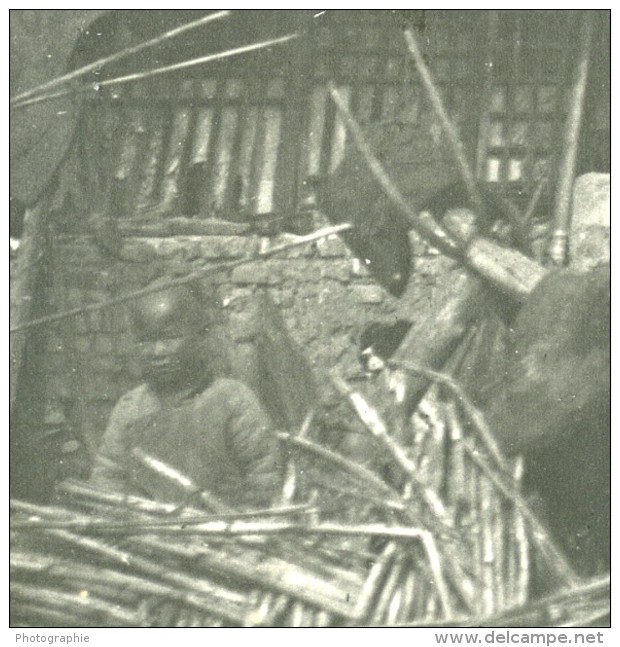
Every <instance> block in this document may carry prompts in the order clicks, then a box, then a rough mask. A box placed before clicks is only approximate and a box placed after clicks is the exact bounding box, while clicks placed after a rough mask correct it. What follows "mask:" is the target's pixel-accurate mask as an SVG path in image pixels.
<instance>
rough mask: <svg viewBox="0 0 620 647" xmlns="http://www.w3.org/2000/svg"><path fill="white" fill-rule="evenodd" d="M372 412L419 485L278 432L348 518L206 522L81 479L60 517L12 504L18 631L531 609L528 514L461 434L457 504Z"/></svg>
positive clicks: (283, 514)
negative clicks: (396, 481)
mask: <svg viewBox="0 0 620 647" xmlns="http://www.w3.org/2000/svg"><path fill="white" fill-rule="evenodd" d="M339 386H340V388H346V389H347V395H348V397H349V399H352V400H353V401H356V396H357V404H358V405H359V404H360V403H359V398H361V396H360V395H359V394H353V393H352V392H350V390H348V387H344V386H343V383H342V381H341V382H340V383H339ZM360 410H361V411H363V413H362V414H361V418H362V421H363V422H364V423H365V424H368V425H369V427H370V429H369V431H372V433H373V434H375V435H377V434H378V437H380V439H381V442H383V443H384V445H385V447H386V448H387V451H388V454H389V455H390V456H391V458H392V459H393V461H394V463H395V465H397V466H398V467H399V468H400V469H402V471H403V473H404V474H405V475H406V477H407V482H406V484H405V486H404V488H398V489H397V488H395V487H393V486H392V485H390V484H389V483H388V482H386V481H384V480H383V479H382V478H381V477H380V476H378V475H377V474H376V473H374V472H372V471H370V470H368V469H366V468H364V467H362V466H360V465H357V464H355V463H353V462H351V461H350V460H349V459H347V458H346V457H344V456H342V455H340V454H337V453H335V452H333V451H331V450H330V449H327V448H326V447H323V446H321V445H318V444H316V443H314V442H313V441H311V440H308V439H307V438H305V437H297V436H292V435H288V434H281V440H282V442H283V443H285V444H286V445H287V446H288V447H289V449H290V451H291V453H292V455H293V456H294V460H295V464H296V467H297V471H298V472H303V471H304V470H305V467H306V465H308V464H312V465H313V466H314V469H313V470H311V472H313V473H314V474H318V475H320V474H323V475H328V476H329V478H326V479H324V480H323V484H321V483H320V482H315V483H313V484H312V488H313V491H314V493H315V494H316V493H318V492H319V491H320V490H321V489H322V488H324V487H327V486H328V485H329V487H331V489H332V490H333V489H334V488H336V489H337V490H338V494H339V495H340V497H339V499H338V508H337V509H334V507H333V506H332V508H331V509H326V508H320V507H317V505H316V504H315V503H313V499H312V497H310V502H309V503H307V502H306V503H295V502H293V503H286V504H283V507H281V508H280V509H278V508H275V509H272V510H263V511H256V512H245V513H235V512H230V513H222V512H219V513H217V514H205V510H204V509H198V508H192V507H189V506H187V505H181V506H176V507H175V506H174V505H169V504H161V503H157V502H153V501H148V500H142V499H138V498H127V497H125V498H124V497H121V496H119V495H115V494H110V493H104V492H101V491H98V490H94V489H92V488H91V487H89V486H87V485H84V484H78V483H64V484H62V485H61V486H60V494H61V495H62V496H61V503H62V504H61V505H58V506H47V507H42V506H35V505H32V504H28V503H24V502H19V501H14V502H13V503H12V507H13V513H14V517H13V521H12V529H11V530H12V550H11V582H12V584H11V599H12V606H11V615H12V623H13V624H16V625H19V624H25V625H35V626H36V625H47V624H59V625H65V626H72V625H82V626H89V625H90V626H93V625H95V626H100V625H102V626H108V625H112V626H119V625H121V626H187V625H191V626H196V625H197V626H213V625H216V626H217V625H226V626H229V625H244V626H248V625H276V626H282V625H284V626H291V625H292V626H329V625H382V624H388V625H392V624H405V623H410V622H416V621H417V622H426V623H432V622H446V621H448V620H449V619H450V618H457V617H463V616H465V617H470V616H477V617H484V616H487V615H489V614H493V613H497V612H500V611H502V610H503V609H505V608H506V607H509V606H510V607H511V606H518V605H519V604H521V603H523V602H524V601H525V599H526V587H527V577H528V568H529V567H528V561H527V545H528V542H527V537H526V531H525V527H524V523H523V520H522V516H521V513H520V512H519V510H518V509H517V508H516V507H515V506H514V505H512V504H510V503H506V501H505V500H503V499H504V498H503V495H502V494H501V493H498V491H497V490H496V489H495V488H494V486H493V484H492V483H491V482H490V481H489V480H488V479H487V478H486V477H485V476H484V474H483V473H482V472H481V471H480V469H479V468H478V467H476V465H475V464H474V463H473V462H472V461H469V462H468V459H467V457H466V454H465V451H464V450H463V448H461V449H458V445H459V443H460V438H459V436H458V433H459V432H458V430H459V429H460V427H458V426H457V425H456V424H455V425H453V432H452V434H453V435H452V437H451V441H452V442H453V444H454V445H455V449H454V451H453V452H452V454H453V459H452V462H453V464H454V468H453V471H454V474H453V476H452V477H451V478H452V485H451V486H450V487H451V488H454V489H457V490H458V491H459V492H460V498H459V501H458V505H456V504H453V503H452V502H451V500H450V496H447V497H444V498H442V497H441V496H440V495H439V493H438V491H437V488H436V487H435V484H434V483H432V482H431V481H430V480H429V479H427V478H426V476H425V469H424V468H421V467H420V466H421V464H422V462H423V461H421V460H420V456H417V457H415V456H414V455H413V454H412V452H411V451H406V450H405V449H404V448H402V447H399V446H398V445H397V444H396V443H395V442H394V441H393V440H392V439H391V438H390V437H389V436H387V435H385V436H381V434H382V433H383V431H382V429H381V425H382V424H383V423H382V421H381V420H380V418H379V417H378V415H375V417H374V418H372V415H371V418H372V419H369V418H368V412H369V411H372V408H371V407H370V405H368V404H367V403H366V404H362V405H361V408H360ZM326 484H327V485H326ZM289 490H290V488H289ZM306 491H307V490H306ZM328 493H329V496H330V497H331V496H332V495H333V492H332V491H330V490H328ZM301 496H302V493H297V495H296V493H294V492H293V493H292V494H291V493H290V492H289V497H288V498H289V499H291V498H293V499H294V498H297V499H299V498H300V497H301ZM326 498H329V497H326ZM347 498H348V500H349V503H346V500H347ZM320 499H321V497H318V500H320ZM463 499H467V500H468V511H467V512H466V513H463V511H462V510H461V509H460V508H459V506H461V508H462V507H463V505H464V502H463ZM316 500H317V497H315V498H314V501H316ZM201 502H204V498H201Z"/></svg>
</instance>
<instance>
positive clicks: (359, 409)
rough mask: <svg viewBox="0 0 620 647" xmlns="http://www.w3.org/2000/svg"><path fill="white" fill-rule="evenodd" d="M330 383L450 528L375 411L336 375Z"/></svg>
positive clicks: (439, 506)
mask: <svg viewBox="0 0 620 647" xmlns="http://www.w3.org/2000/svg"><path fill="white" fill-rule="evenodd" d="M332 381H333V383H334V386H335V387H336V389H337V390H338V392H339V393H340V394H341V395H343V396H345V397H346V398H347V399H348V401H349V402H350V403H351V406H352V407H353V410H354V411H355V412H356V413H357V415H358V417H359V418H360V420H361V421H362V422H363V423H364V426H365V427H366V428H367V429H368V430H369V431H370V433H371V434H372V435H373V436H374V437H375V438H376V439H377V440H378V441H379V442H380V443H381V445H382V446H383V447H384V448H385V449H386V450H387V451H388V452H389V453H390V455H391V456H392V458H393V459H394V460H395V462H396V464H397V465H398V466H399V467H400V468H401V469H402V470H403V471H404V472H405V473H406V474H407V476H408V477H409V478H410V479H411V480H412V481H413V482H414V483H415V485H416V487H417V488H418V490H419V491H420V493H421V495H422V499H423V501H424V503H425V505H427V506H428V508H429V509H430V510H431V511H432V513H433V514H434V515H435V516H436V517H437V518H438V519H441V520H443V521H445V522H446V524H447V525H448V526H450V525H451V523H450V522H451V520H450V519H449V518H448V515H447V512H446V509H445V507H444V505H443V503H442V501H441V499H440V498H439V497H438V496H437V494H436V493H435V492H434V491H433V490H432V489H430V488H428V487H427V486H426V485H425V483H424V482H423V481H422V480H421V479H420V476H419V474H418V469H417V467H416V465H415V463H413V461H411V460H410V459H409V457H408V456H407V454H406V452H405V450H404V449H403V448H402V447H401V445H400V444H399V443H398V442H396V440H394V438H392V437H391V436H390V434H389V433H388V428H387V425H386V424H385V422H384V421H383V420H382V419H381V417H380V416H379V413H378V412H377V410H376V409H375V408H374V407H372V406H370V404H369V403H368V402H367V401H366V399H365V398H364V397H363V396H362V395H361V394H360V393H357V392H356V391H354V390H353V389H352V388H351V387H350V386H349V385H348V384H347V383H346V382H345V380H343V379H342V377H340V376H339V375H338V374H337V373H333V374H332Z"/></svg>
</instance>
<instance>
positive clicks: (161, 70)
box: [12, 33, 298, 110]
mask: <svg viewBox="0 0 620 647" xmlns="http://www.w3.org/2000/svg"><path fill="white" fill-rule="evenodd" d="M297 37H298V34H296V33H293V34H287V35H286V36H280V37H278V38H272V39H270V40H265V41H261V42H258V43H252V44H251V45H243V46H242V47H235V48H234V49H228V50H225V51H222V52H216V53H215V54H208V55H206V56H199V57H198V58H192V59H189V60H187V61H181V62H180V63H173V64H172V65H164V66H163V67H157V68H154V69H152V70H145V71H143V72H135V73H133V74H126V75H125V76H119V77H116V78H113V79H104V80H103V81H100V82H99V83H97V84H96V85H94V86H93V85H85V86H81V87H79V88H73V89H67V90H61V91H59V92H55V93H52V94H48V95H41V96H38V97H33V98H32V99H26V100H25V101H22V102H21V103H17V104H15V105H14V106H12V108H13V109H14V110H16V109H18V108H24V107H26V106H29V105H32V104H35V103H41V102H43V101H49V100H51V99H57V98H58V97H63V96H66V95H69V94H77V93H82V92H89V91H95V92H98V91H99V90H100V89H101V88H104V87H110V86H115V85H121V84H124V83H132V82H134V81H141V80H143V79H148V78H151V77H153V76H158V75H161V74H168V73H169V72H176V71H177V70H184V69H187V68H190V67H195V66H196V65H203V64H204V63H211V62H212V61H219V60H222V59H225V58H230V57H231V56H238V55H239V54H247V53H248V52H255V51H257V50H259V49H265V48H266V47H272V46H273V45H280V44H282V43H287V42H288V41H290V40H293V39H294V38H297Z"/></svg>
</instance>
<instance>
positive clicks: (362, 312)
mask: <svg viewBox="0 0 620 647" xmlns="http://www.w3.org/2000/svg"><path fill="white" fill-rule="evenodd" d="M412 236H413V235H412ZM270 242H271V244H272V243H273V242H281V241H280V240H279V239H277V240H276V241H273V240H272V241H270V240H269V239H266V238H259V237H257V236H175V237H167V238H140V237H131V238H125V239H124V241H123V246H122V251H121V254H120V256H121V258H122V260H119V259H118V258H110V257H109V256H107V255H106V254H105V253H104V252H102V251H101V248H100V247H99V246H97V245H96V244H95V243H94V242H93V239H92V238H89V237H86V236H79V237H78V236H73V237H70V236H66V237H60V238H57V239H56V240H55V242H54V245H53V250H52V263H51V267H50V272H49V277H50V285H49V288H48V294H47V297H48V300H49V308H50V311H52V312H53V311H63V310H66V309H69V308H74V307H77V306H81V305H85V304H87V303H92V302H97V301H104V300H107V299H109V298H110V297H114V296H118V295H120V294H123V293H125V292H128V291H130V290H134V289H138V288H140V287H143V286H145V285H146V284H148V283H149V282H150V281H151V280H152V279H154V278H156V277H157V276H160V275H162V274H168V275H175V274H184V273H187V272H188V271H190V270H195V269H198V268H201V267H208V266H210V265H215V264H217V263H220V262H222V261H229V260H235V259H240V258H248V259H252V260H251V261H250V262H248V263H247V264H243V265H240V266H237V267H235V268H234V269H232V270H228V271H226V272H222V273H219V274H216V275H215V276H213V277H212V279H210V281H211V283H212V284H213V286H214V287H215V290H216V292H217V294H218V296H219V300H220V302H221V306H222V307H221V312H222V313H223V314H224V317H223V321H224V322H225V328H222V327H220V337H219V338H218V342H217V345H218V346H219V345H220V344H221V343H223V344H224V345H227V346H228V347H229V350H230V355H231V359H232V364H233V372H234V374H235V375H237V376H239V377H242V378H243V377H244V375H247V374H248V373H251V368H252V367H251V363H252V361H253V355H252V352H253V345H252V339H253V336H254V332H255V329H256V318H255V316H254V308H255V305H256V299H255V295H256V293H257V291H258V290H260V289H263V288H264V289H266V290H267V291H268V293H269V295H270V296H271V298H272V300H273V302H274V303H275V304H276V305H277V307H278V308H279V311H280V312H281V314H282V317H283V320H284V322H285V324H286V326H287V328H288V331H289V333H290V336H291V338H292V339H293V340H294V342H295V343H296V344H297V345H298V346H299V348H300V350H301V351H302V352H303V353H304V355H305V356H306V358H307V359H308V361H309V363H310V364H311V366H312V368H313V371H314V373H315V378H316V381H317V384H318V385H319V388H320V391H321V395H322V396H323V397H324V398H326V399H329V398H330V397H331V393H330V388H329V386H328V380H326V379H325V377H324V374H325V371H327V370H328V369H330V368H332V367H334V366H338V367H340V368H341V370H342V371H343V372H344V374H345V375H346V376H348V377H350V378H355V376H356V375H359V371H360V369H359V365H358V363H357V359H356V353H357V339H358V336H359V333H360V331H361V329H362V328H363V326H364V325H365V324H367V323H368V322H370V321H373V320H382V321H389V320H392V319H396V318H399V317H400V318H403V317H405V318H415V317H417V316H423V313H424V311H425V310H426V308H427V307H428V304H429V303H430V300H431V299H432V296H433V292H434V290H435V284H436V281H437V277H438V275H439V274H440V273H442V272H443V271H444V270H445V269H446V267H447V266H448V265H449V261H447V260H446V259H445V258H443V257H441V256H439V255H438V254H437V253H436V252H435V251H434V250H431V249H428V248H427V247H426V246H424V245H423V244H421V243H420V242H419V241H418V240H417V239H416V238H415V237H412V245H413V249H414V251H415V260H414V262H415V269H414V271H413V274H412V277H411V279H410V282H409V287H408V289H407V291H406V293H405V294H404V295H403V296H402V297H401V298H400V299H396V298H394V297H392V296H391V295H389V294H388V293H387V292H385V291H384V290H383V289H382V288H381V287H380V286H379V285H378V284H377V283H376V282H375V281H374V280H373V279H372V278H371V277H370V276H369V275H368V274H367V272H366V270H365V268H363V267H362V266H361V265H360V263H359V262H358V261H357V260H356V259H354V258H353V257H352V256H351V254H350V252H349V251H348V249H347V248H346V247H345V245H344V244H343V243H342V241H341V240H340V239H339V238H337V237H332V238H330V239H325V240H323V241H320V242H317V243H312V244H305V245H304V246H302V247H298V248H294V249H290V250H288V251H286V252H282V253H280V254H279V255H278V256H274V257H271V258H269V259H262V258H254V256H255V255H256V253H257V252H258V250H259V248H260V246H261V245H262V246H265V245H267V244H270ZM222 330H224V331H225V333H224V335H223V336H222V335H221V331H222ZM222 340H223V341H222ZM42 364H43V368H42V370H43V375H44V380H45V384H46V411H47V419H46V423H47V424H48V425H52V426H56V425H62V426H65V425H66V426H67V427H69V428H72V429H73V430H74V433H76V432H78V430H80V429H81V430H82V431H83V432H85V433H86V437H87V438H90V439H91V442H92V447H95V446H96V445H97V443H98V442H99V439H100V436H101V433H102V431H103V430H104V428H105V425H106V421H107V418H108V416H109V414H110V411H111V408H112V406H113V405H114V403H115V401H116V400H117V399H118V398H119V397H120V395H122V394H123V393H124V392H125V391H127V390H128V389H130V388H131V387H132V386H134V385H135V384H137V383H138V380H139V373H138V370H137V363H136V361H135V355H134V341H133V337H132V333H131V330H130V321H129V314H128V310H127V307H126V306H124V305H119V306H114V307H111V308H107V309H102V310H99V311H97V312H91V313H88V314H85V315H80V316H77V317H74V318H72V319H65V320H62V321H61V322H60V323H58V324H54V325H52V326H50V327H49V330H48V338H47V352H46V353H45V356H44V357H43V358H42ZM76 435H77V434H76Z"/></svg>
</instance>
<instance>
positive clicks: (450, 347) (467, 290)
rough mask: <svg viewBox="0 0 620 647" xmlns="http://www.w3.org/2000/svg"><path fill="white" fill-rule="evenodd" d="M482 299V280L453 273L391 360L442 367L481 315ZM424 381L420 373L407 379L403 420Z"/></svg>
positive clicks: (416, 401) (414, 405) (425, 385)
mask: <svg viewBox="0 0 620 647" xmlns="http://www.w3.org/2000/svg"><path fill="white" fill-rule="evenodd" d="M485 298H486V296H485V286H484V285H483V283H482V281H480V280H479V279H477V278H476V277H475V276H473V275H472V274H471V273H470V272H467V271H459V272H455V276H454V277H453V280H452V281H451V282H450V285H449V286H448V288H447V290H446V293H445V294H444V296H443V299H442V300H437V299H435V300H434V301H433V303H432V304H431V305H432V307H431V311H430V312H429V314H428V315H427V316H426V317H425V318H423V319H419V320H417V321H415V322H414V323H413V325H412V326H411V328H410V329H409V331H408V333H407V335H406V336H405V339H404V340H403V342H402V344H401V345H400V348H399V349H398V350H397V351H396V353H395V354H394V360H395V361H401V360H405V361H408V362H412V363H414V364H417V365H419V366H424V367H426V368H429V369H433V370H438V369H440V368H442V367H443V365H444V364H445V363H446V361H447V360H448V358H449V357H450V355H451V354H452V353H453V351H454V350H455V349H456V347H457V346H458V344H459V342H460V341H461V339H462V338H463V336H464V335H465V333H466V332H467V330H468V329H469V327H470V326H471V325H472V324H473V323H474V322H475V321H476V320H477V319H478V318H479V317H480V316H481V315H480V312H481V306H482V305H483V303H484V301H485ZM428 384H429V381H428V378H426V377H424V376H417V377H415V376H412V377H411V378H410V379H409V380H408V385H407V391H406V395H405V401H404V402H403V404H402V418H403V421H408V420H409V418H410V417H411V414H412V413H413V412H414V411H415V409H416V408H417V406H418V404H419V403H420V400H421V399H422V396H423V395H424V393H425V392H426V389H427V388H428Z"/></svg>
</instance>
